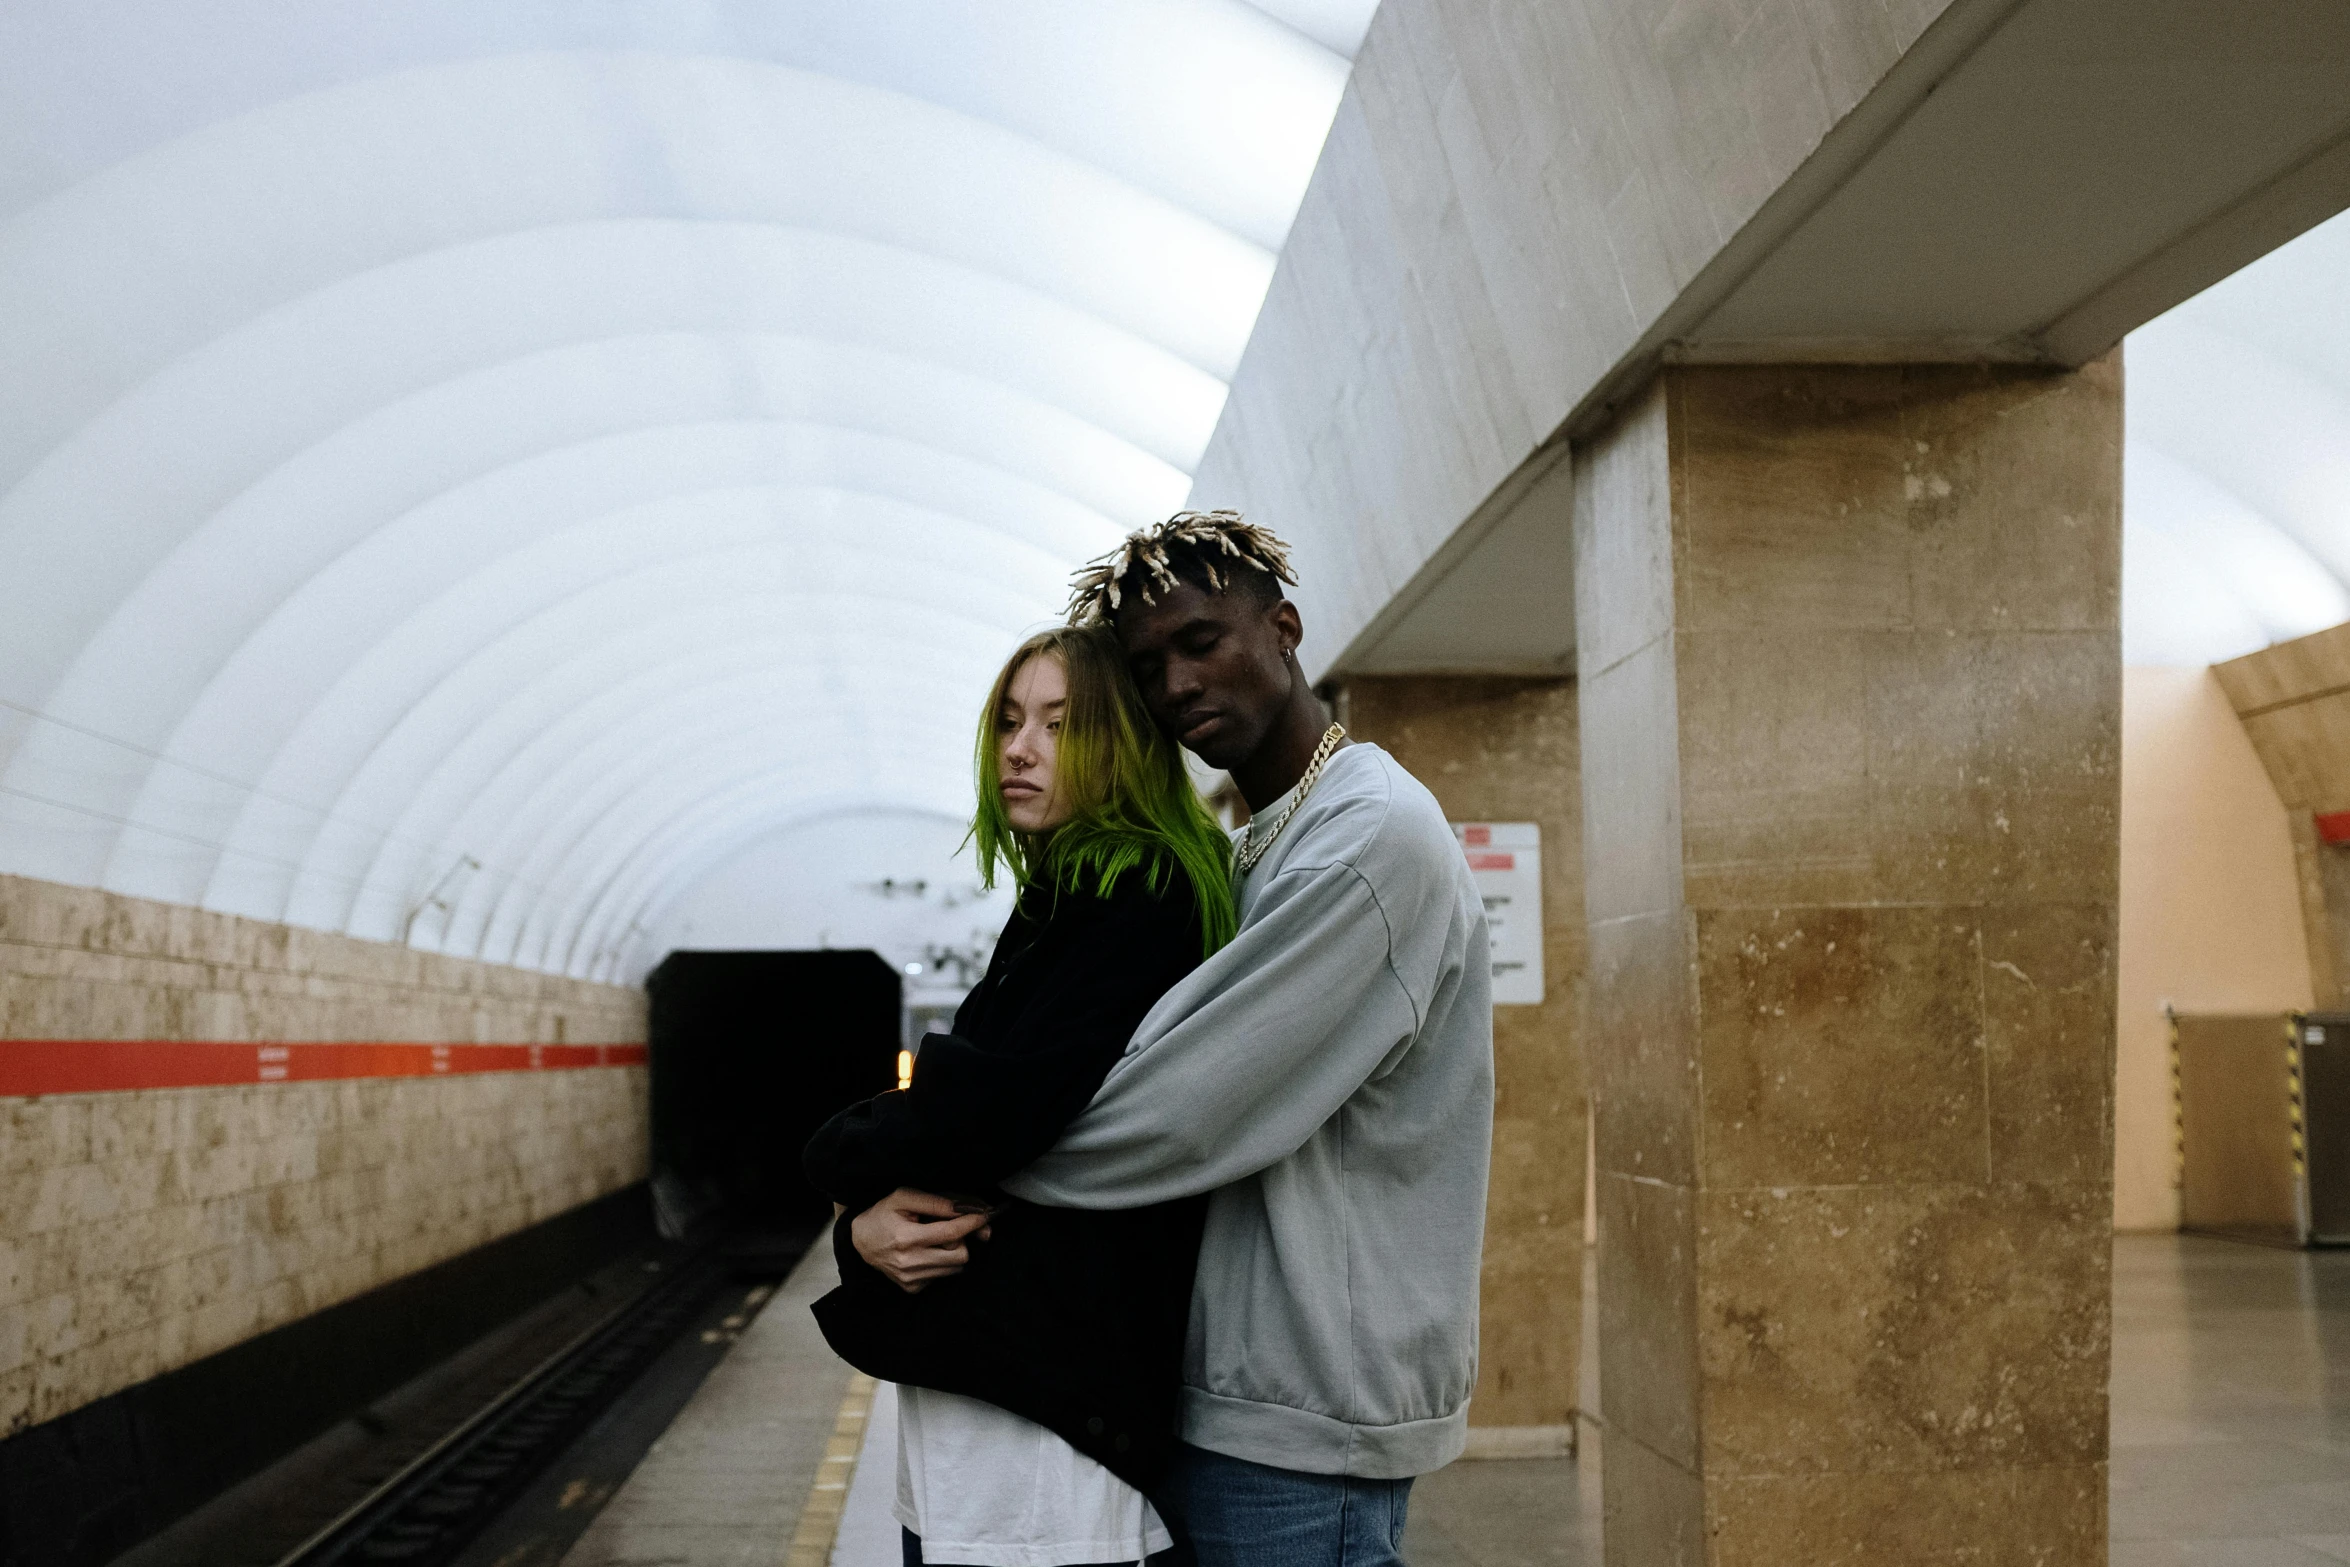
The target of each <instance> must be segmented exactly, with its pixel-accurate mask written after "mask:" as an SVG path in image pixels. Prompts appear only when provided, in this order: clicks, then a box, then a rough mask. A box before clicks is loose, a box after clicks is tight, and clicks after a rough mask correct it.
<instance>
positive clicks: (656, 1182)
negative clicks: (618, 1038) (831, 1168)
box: [645, 951, 901, 1236]
mask: <svg viewBox="0 0 2350 1567" xmlns="http://www.w3.org/2000/svg"><path fill="white" fill-rule="evenodd" d="M900 983H901V982H900V980H899V978H898V973H897V970H896V969H895V968H893V967H891V966H890V964H889V963H888V962H887V961H886V960H884V959H883V958H882V957H881V956H880V954H878V953H875V952H870V951H821V952H672V953H671V954H670V955H669V956H668V957H667V958H665V959H663V960H662V962H661V964H660V966H659V967H658V968H656V969H654V970H653V972H652V974H651V975H650V976H649V977H648V978H647V980H646V982H645V988H646V990H647V991H648V992H649V994H650V995H651V998H652V1018H651V1032H650V1039H651V1046H652V1052H651V1053H652V1153H653V1190H654V1201H655V1204H656V1207H657V1208H658V1209H659V1211H660V1215H661V1221H662V1226H663V1229H664V1231H665V1232H666V1233H669V1234H671V1235H672V1236H682V1235H683V1234H684V1233H685V1232H686V1231H688V1230H694V1231H697V1232H698V1231H700V1230H701V1229H703V1228H705V1227H709V1226H713V1225H721V1226H724V1227H725V1228H727V1229H729V1230H732V1231H735V1232H738V1233H744V1234H758V1233H788V1232H792V1231H797V1232H799V1233H800V1234H802V1235H804V1234H805V1233H806V1232H807V1230H808V1229H809V1228H810V1227H811V1226H817V1225H822V1224H823V1223H825V1222H826V1221H827V1220H829V1219H830V1218H831V1216H832V1204H831V1203H830V1202H829V1201H828V1200H826V1199H825V1198H824V1197H823V1196H822V1195H821V1194H820V1193H818V1192H817V1191H816V1190H815V1189H814V1188H813V1187H811V1186H810V1185H809V1184H808V1183H807V1180H806V1178H805V1177H803V1176H802V1175H801V1173H800V1151H801V1150H802V1149H803V1148H804V1147H806V1145H807V1142H808V1139H809V1137H810V1136H812V1135H813V1134H814V1133H815V1131H816V1128H817V1127H819V1126H821V1125H823V1124H824V1122H825V1121H826V1120H827V1119H828V1118H829V1117H831V1116H832V1115H833V1114H834V1113H835V1112H836V1111H838V1110H840V1109H842V1108H844V1107H846V1106H848V1105H851V1104H854V1103H856V1102H857V1101H858V1100H860V1099H866V1098H870V1097H871V1096H872V1095H874V1094H877V1093H880V1092H881V1091H883V1090H884V1089H887V1088H892V1087H894V1086H896V1083H897V1054H898V1047H899V1027H900V1023H899V1009H900V1004H901V1002H900Z"/></svg>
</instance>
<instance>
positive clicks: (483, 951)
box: [0, 0, 1372, 976]
mask: <svg viewBox="0 0 2350 1567" xmlns="http://www.w3.org/2000/svg"><path fill="white" fill-rule="evenodd" d="M1371 9H1372V0H1261V3H1258V4H1254V5H1251V4H1245V3H1242V0H1092V3H1087V4H1084V5H1070V4H1067V3H1065V0H990V3H989V4H987V5H985V6H974V5H971V4H969V3H968V0H893V3H892V4H890V5H887V6H851V5H840V4H836V3H829V0H799V3H792V0H757V3H752V0H737V3H716V0H713V3H705V4H697V5H678V6H646V5H641V4H631V3H622V0H604V3H591V0H514V3H511V4H504V5H499V6H495V7H485V6H479V5H475V4H471V3H469V0H440V3H431V0H421V3H409V0H400V3H395V0H375V3H371V4H361V5H338V6H333V7H320V6H315V5H307V4H300V3H296V0H220V3H218V4H208V5H206V6H202V7H188V6H179V5H170V4H165V3H163V0H97V3H89V0H37V3H35V0H27V3H25V4H19V5H12V6H10V7H8V8H7V9H6V10H5V12H0V153H4V155H0V363H4V364H6V365H7V366H8V367H9V374H8V375H7V376H6V377H5V378H0V870H6V871H13V872H17V873H21V874H29V875H34V876H41V877H46V878H49V879H53V880H60V881H67V882H73V883H78V884H84V885H95V886H105V887H109V888H113V889H116V890H120V891H124V892H130V893H135V894H139V895H143V896H149V897H157V898H163V899H167V900H171V901H177V902H183V903H193V904H200V905H202V906H204V907H209V908H217V909H224V910H230V911H234V912H238V913H244V914H250V915H254V916H257V917H261V918H268V919H285V920H291V921H294V922H296V923H301V924H306V925H311V926H316V927H319V928H323V929H330V930H340V931H349V932H351V933H353V934H357V935H362V936H370V937H377V938H382V939H389V940H399V939H409V940H413V941H414V942H416V943H417V944H419V945H426V946H436V947H439V948H441V949H443V950H448V951H452V952H459V953H463V954H466V955H479V956H482V957H487V958H492V959H496V960H498V961H507V962H516V963H521V964H524V965H527V966H534V967H543V968H547V969H552V970H559V971H564V972H570V973H577V974H596V975H602V976H615V975H621V974H623V973H624V972H625V969H624V964H625V962H626V960H627V957H628V954H629V953H630V951H631V946H632V941H637V940H638V938H639V937H641V934H642V932H644V931H645V930H646V929H648V928H650V927H651V926H652V925H653V924H654V923H655V922H656V921H657V919H658V915H659V911H660V908H661V907H662V905H663V903H664V901H665V900H668V899H671V898H674V897H675V896H676V895H677V894H678V893H679V892H680V891H682V890H683V889H684V888H686V887H687V886H689V885H691V884H692V882H693V881H694V880H695V878H696V877H698V876H700V875H702V874H703V873H705V872H706V871H708V870H709V869H710V868H711V867H712V866H713V865H716V864H718V863H721V862H722V861H723V860H724V859H725V857H726V856H727V855H728V853H729V852H730V851H731V850H733V849H734V848H735V847H737V846H739V845H741V844H744V843H748V842H751V841H754V840H759V839H762V838H769V839H771V838H772V837H773V836H774V835H775V834H776V833H777V832H779V831H782V830H785V829H787V828H789V827H790V826H791V825H792V824H794V823H802V822H808V821H813V820H819V819H827V818H830V817H834V816H837V815H840V814H841V813H857V812H876V811H879V812H889V811H900V812H910V813H915V814H916V815H918V816H928V817H954V816H959V815H962V814H964V813H966V812H967V811H968V809H969V798H968V794H969V783H968V746H969V740H970V731H971V722H972V717H973V714H974V712H975V710H976V706H977V703H978V700H979V697H980V694H981V692H982V690H983V689H984V685H985V682H986V680H987V679H988V677H989V675H990V674H991V673H992V671H993V668H994V665H995V663H996V661H997V660H998V659H999V658H1000V657H1001V655H1002V653H1003V652H1004V650H1005V649H1006V648H1007V647H1008V646H1009V645H1010V643H1011V642H1012V641H1013V640H1014V639H1015V638H1016V637H1017V636H1018V635H1020V634H1021V633H1022V632H1023V631H1025V630H1027V629H1029V628H1030V627H1032V626H1034V625H1036V624H1038V623H1040V622H1043V621H1045V620H1047V619H1049V618H1050V617H1051V616H1052V615H1053V614H1054V612H1055V611H1056V610H1057V608H1058V605H1059V601H1060V598H1061V594H1062V586H1063V583H1064V582H1065V580H1066V576H1067V573H1068V571H1069V569H1070V567H1071V566H1073V565H1074V564H1075V563H1076V562H1078V561H1079V560H1081V559H1082V558H1084V557H1085V556H1087V555H1090V554H1093V553H1096V552H1098V551H1099V550H1101V549H1103V548H1105V547H1107V546H1108V545H1109V544H1110V543H1111V542H1114V540H1115V539H1116V537H1117V536H1118V534H1119V533H1120V532H1121V531H1122V530H1124V529H1125V528H1127V527H1131V526H1133V525H1135V524H1136V523H1138V522H1140V521H1142V520H1145V519H1147V518H1150V517H1152V516H1155V515H1161V514H1164V513H1165V512H1167V511H1169V510H1171V509H1173V508H1174V507H1175V506H1177V505H1178V504H1180V503H1181V501H1182V498H1183V495H1184V492H1185V490H1186V488H1187V487H1188V483H1189V472H1190V469H1191V467H1192V465H1193V464H1194V463H1195V462H1196V461H1197V459H1198V456H1199V453H1200V451H1201V449H1202V447H1203V446H1204V444H1205V442H1206V440H1207V437H1208V435H1209V432H1210V431H1211V429H1212V428H1213V426H1214V423H1215V420H1216V417H1217V415H1218V413H1219V411H1220V410H1221V407H1222V404H1223V398H1224V387H1225V382H1226V380H1227V379H1228V378H1229V376H1230V375H1231V373H1232V369H1233V366H1234V364H1235V363H1236V361H1237V359H1238V356H1239V353H1240V350H1241V347H1242V345H1243V344H1244V343H1245V342H1246V340H1247V337H1248V333H1249V330H1250V328H1251V326H1252V324H1253V322H1254V319H1255V316H1256V312H1257V309H1258V306H1259V304H1260V302H1261V300H1262V298H1263V294H1264V290H1265V287H1266V284H1267V281H1268V280H1269V278H1270V276H1271V271H1272V265H1273V258H1274V255H1275V253H1276V252H1277V250H1278V249H1279V247H1280V244H1281V242H1282V240H1283V237H1284V235H1285V233H1286V230H1287V228H1288V225H1289V222H1290V219H1291V217H1292V215H1293V213H1294V211H1295V209H1296V206H1297V202H1298V199H1299V197H1300V195H1301V194H1302V192H1303V189H1304V185H1305V181H1306V178H1307V176H1308V174H1309V173H1310V172H1311V170H1312V167H1313V164H1314V160H1315V158H1316V156H1317V155H1318V153H1319V149H1320V146H1321V142H1322V139H1323V136H1324V134H1325V133H1326V131H1327V128H1328V126H1329V122H1330V118H1331V115H1332V113H1333V112H1334V110H1335V108H1336V105H1337V100H1338V94H1339V91H1340V88H1341V87H1342V85H1343V82H1344V78H1345V73H1346V68H1347V60H1348V58H1349V57H1350V56H1351V54H1352V52H1353V50H1354V49H1355V48H1356V46H1357V45H1359V43H1360V41H1361V36H1362V30H1363V28H1364V26H1365V25H1366V24H1367V22H1368V19H1369V15H1370V11H1371ZM639 944H640V945H641V942H639Z"/></svg>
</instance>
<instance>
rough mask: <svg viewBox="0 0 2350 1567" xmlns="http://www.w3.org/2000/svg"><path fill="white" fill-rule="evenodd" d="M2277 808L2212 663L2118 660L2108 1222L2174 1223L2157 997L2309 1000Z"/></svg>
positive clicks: (2221, 1002) (2272, 1003) (2266, 1002)
mask: <svg viewBox="0 0 2350 1567" xmlns="http://www.w3.org/2000/svg"><path fill="white" fill-rule="evenodd" d="M2285 814H2286V813H2285V808H2284V806H2283V805H2282V804H2281V803H2280V802H2279V801H2278V799H2277V794H2276V790H2275V789H2273V788H2272V787H2270V785H2269V781H2268V776H2267V775H2266V774H2265V773H2264V772H2262V770H2261V765H2260V759H2259V758H2258V757H2257V756H2255V755H2254V754H2253V750H2252V745H2251V742H2250V741H2249V740H2247V739H2246V738H2245V735H2244V728H2243V725H2241V724H2240V723H2238V722H2237V720H2236V715H2235V712H2234V710H2233V709H2232V708H2230V707H2229V705H2228V700H2227V697H2226V696H2225V695H2224V694H2223V693H2222V692H2221V690H2220V687H2219V683H2218V682H2217V681H2216V680H2214V679H2213V678H2212V673H2211V671H2210V670H2208V669H2204V668H2200V667H2197V668H2190V669H2165V668H2141V669H2129V670H2124V671H2123V673H2122V821H2121V834H2122V851H2121V946H2120V950H2121V969H2120V979H2119V983H2118V988H2117V993H2116V994H2117V1001H2118V1005H2117V1008H2116V1023H2115V1031H2116V1052H2115V1053H2116V1074H2115V1083H2114V1127H2113V1143H2114V1187H2113V1218H2114V1223H2115V1225H2116V1226H2118V1227H2119V1228H2122V1229H2125V1230H2172V1229H2176V1228H2178V1223H2179V1193H2178V1187H2177V1186H2176V1185H2175V1184H2174V1178H2175V1174H2176V1171H2177V1157H2178V1156H2177V1151H2176V1141H2175V1133H2174V1128H2173V1123H2172V1107H2171V1072H2170V1027H2169V1024H2168V1023H2167V1022H2166V1021H2165V1020H2164V1017H2163V1012H2162V1009H2163V1007H2164V1005H2165V1004H2166V1003H2167V1004H2169V1005H2171V1006H2174V1007H2176V1008H2177V1009H2178V1010H2179V1011H2181V1012H2220V1013H2235V1012H2277V1013H2283V1012H2288V1011H2293V1010H2296V1009H2300V1008H2305V1007H2307V1006H2309V1005H2310V994H2311V993H2310V983H2309V952H2308V949H2307V947H2305V946H2304V945H2303V943H2302V925H2301V902H2300V898H2299V896H2298V886H2297V883H2296V880H2295V870H2294V855H2293V838H2292V833H2291V831H2290V830H2289V829H2288V827H2287V825H2286V820H2285Z"/></svg>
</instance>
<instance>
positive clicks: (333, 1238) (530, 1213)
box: [0, 877, 646, 1435]
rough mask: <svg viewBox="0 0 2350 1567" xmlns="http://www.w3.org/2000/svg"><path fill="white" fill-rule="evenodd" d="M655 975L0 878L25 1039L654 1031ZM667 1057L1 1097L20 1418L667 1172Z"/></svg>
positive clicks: (450, 1038)
mask: <svg viewBox="0 0 2350 1567" xmlns="http://www.w3.org/2000/svg"><path fill="white" fill-rule="evenodd" d="M644 1037H645V1010H644V997H643V994H642V993H641V992H639V991H634V990H628V989H622V988H619V987H616V986H608V985H592V984H587V983H584V982H581V981H576V980H568V979H562V978H558V977H555V976H551V975H544V974H535V973H528V972H524V971H521V970H515V969H506V968H500V967H496V966H493V965H490V964H482V963H470V962H465V961H462V960H458V959H453V958H444V957H439V956H435V955H432V954H425V953H417V952H411V951H408V950H406V949H404V948H399V947H391V946H385V945H382V944H378V943H373V942H363V941H355V940H351V939H349V938H346V937H339V936H329V935H324V934H320V933H317V932H313V931H305V930H297V929H293V928H290V927H286V926H281V925H270V924H265V923H261V922H258V921H253V920H244V919H237V918H233V917H230V916H226V915H218V914H209V913H205V912H203V911H200V910H193V909H186V908H180V907H176V906H172V905H166V904H159V903H150V902H146V901H143V900H139V899H132V898H123V897H118V896H115V895H113V894H109V893H102V892H95V891H90V890H87V889H82V888H72V887H61V886H56V885H53V884H50V883H46V882H36V881H27V880H24V879H21V878H14V877H0V1051H4V1050H7V1049H8V1048H9V1045H8V1043H7V1042H8V1041H11V1040H35V1039H156V1040H166V1039H198V1040H256V1041H268V1040H295V1041H322V1040H371V1041H397V1040H408V1041H421V1042H432V1043H444V1042H446V1043H463V1042H480V1043H533V1042H537V1043H556V1042H565V1043H571V1044H592V1043H602V1042H615V1043H625V1042H636V1041H641V1040H643V1039H644ZM645 1091H646V1089H645V1069H644V1068H643V1067H642V1066H616V1067H587V1068H580V1069H577V1070H569V1071H539V1072H493V1073H482V1074H477V1075H464V1076H449V1077H409V1078H378V1079H362V1080H356V1081H327V1082H288V1083H255V1084H251V1085H240V1086H235V1087H205V1088H154V1089H145V1090H137V1091H125V1092H113V1093H94V1094H60V1095H54V1096H50V1097H46V1098H0V1435H5V1434H7V1433H11V1432H14V1431H17V1430H20V1429H22V1428H23V1427H25V1426H28V1425H33V1424H37V1423H39V1422H41V1421H44V1420H50V1419H54V1418H55V1417H57V1416H58V1415H61V1414H64V1413H66V1412H67V1411H69V1410H71V1409H74V1408H76V1407H78V1406H80V1405H82V1404H84V1403H87V1402H89V1401H90V1400H92V1399H95V1398H99V1397H102V1396H104V1395H105V1394H107V1393H110V1392H113V1391H115V1390H117V1389H119V1388H123V1387H127V1386H129V1385H131V1384H133V1383H136V1382H139V1381H142V1380H144V1379H146V1378H148V1377H151V1376H154V1375H157V1374H158V1373H160V1372H163V1371H167V1370H170V1369H173V1368H174V1367H177V1366H180V1365H184V1364H186V1363H187V1362H189V1361H191V1360H195V1359H198V1358H200V1357H202V1356H204V1355H207V1354H210V1353H212V1352H214V1351H216V1350H220V1349H224V1348H226V1347H228V1346H229V1345H231V1344H234V1343H236V1342H238V1341H239V1340H242V1339H244V1338H248V1337H250V1336H252V1335H253V1334H255V1333H259V1332H262V1331H264V1330H265V1329H268V1328H271V1327H275V1326H278V1325H279V1324H282V1323H285V1322H288V1321H291V1320H293V1319H295V1318H297V1317H300V1316H303V1315H304V1314H306V1313H308V1312H312V1311H316V1310H318V1309H320V1308H321V1307H324V1306H327V1305H331V1304H333V1303H334V1302H336V1301H339V1300H343V1299H346V1298H348V1297H350V1296H352V1295H355V1294H358V1293H360V1292H362V1291H364V1290H367V1289H369V1288H372V1287H373V1286H375V1285H377V1284H381V1283H384V1282H386V1281H387V1280H390V1279H393V1278H397V1277H399V1276H400V1275H402V1274H405V1273H409V1272H412V1271H414V1270H416V1269H418V1268H421V1267H425V1266H428V1265H429V1264H431V1263H434V1262H438V1261H440V1260H442V1259H444V1258H447V1257H451V1256H454V1255H456V1254H458V1253H460V1252H463V1251H465V1250H467V1249H469V1248H471V1247H474V1246H478V1245H480V1244H482V1243H484V1242H486V1241H489V1240H493V1239H495V1238H497V1237H498V1236H501V1235H505V1234H508V1233H510V1232H512V1231H514V1230H517V1229H520V1228H522V1227H523V1226H525V1225H528V1224H531V1223H534V1222H536V1221H538V1220H540V1219H544V1218H547V1217H550V1216H551V1215H554V1214H556V1213H560V1212H562V1211H563V1210H564V1209H566V1208H570V1207H572V1206H574V1205H576V1204H578V1203H582V1202H585V1201H587V1200H589V1199H591V1198H593V1197H596V1196H599V1195H601V1194H603V1193H605V1192H609V1191H612V1190H614V1189H616V1188H618V1187H620V1186H623V1185H626V1184H627V1183H629V1182H631V1181H634V1180H637V1179H640V1178H642V1177H643V1175H644V1173H645V1166H646V1143H645V1125H646V1116H645Z"/></svg>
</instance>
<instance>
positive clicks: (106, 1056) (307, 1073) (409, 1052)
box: [0, 1039, 648, 1098]
mask: <svg viewBox="0 0 2350 1567" xmlns="http://www.w3.org/2000/svg"><path fill="white" fill-rule="evenodd" d="M647 1053H648V1052H647V1051H646V1049H645V1047H644V1046H643V1045H399V1044H357V1043H353V1044H318V1043H300V1044H296V1043H283V1044H277V1043H272V1044H255V1043H252V1042H251V1041H239V1042H236V1043H215V1042H211V1041H197V1040H182V1039H4V1040H0V1098H25V1097H29V1096H32V1095H35V1094H97V1093H110V1092H115V1091H118V1090H123V1089H133V1088H208V1087H217V1086H221V1085H225V1084H230V1083H314V1082H320V1081H325V1080H332V1079H337V1078H353V1077H444V1076H456V1075H458V1074H461V1073H469V1072H556V1071H569V1070H573V1069H576V1068H579V1067H590V1066H639V1065H642V1064H643V1062H644V1061H645V1059H646V1056H647Z"/></svg>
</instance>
